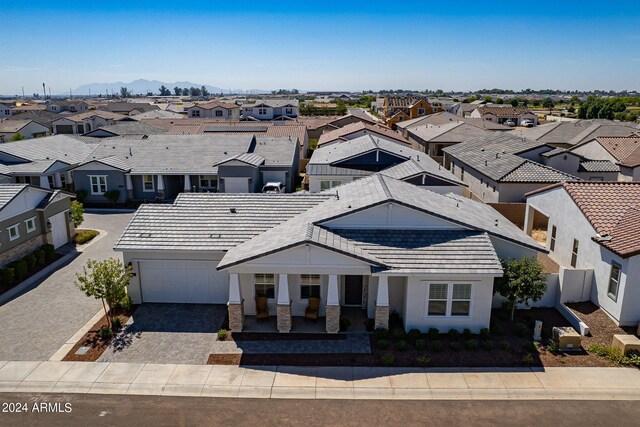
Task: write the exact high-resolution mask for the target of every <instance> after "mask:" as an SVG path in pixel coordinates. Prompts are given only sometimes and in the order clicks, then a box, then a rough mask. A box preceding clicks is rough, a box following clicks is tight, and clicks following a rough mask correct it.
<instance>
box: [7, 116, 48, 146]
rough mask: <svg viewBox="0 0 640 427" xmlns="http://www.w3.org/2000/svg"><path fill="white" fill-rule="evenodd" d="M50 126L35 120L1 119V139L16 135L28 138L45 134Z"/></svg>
mask: <svg viewBox="0 0 640 427" xmlns="http://www.w3.org/2000/svg"><path fill="white" fill-rule="evenodd" d="M48 132H49V128H47V127H46V126H44V125H41V124H40V123H38V122H36V121H34V120H28V119H27V120H0V141H1V140H4V141H9V140H10V139H11V138H12V137H13V136H15V135H18V134H20V135H22V136H24V137H25V138H26V139H31V138H38V137H40V136H45V135H46V134H47V133H48Z"/></svg>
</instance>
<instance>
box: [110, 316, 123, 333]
mask: <svg viewBox="0 0 640 427" xmlns="http://www.w3.org/2000/svg"><path fill="white" fill-rule="evenodd" d="M121 327H122V319H120V318H119V317H116V318H114V319H113V320H112V321H111V328H112V329H113V330H114V331H117V330H118V329H120V328H121Z"/></svg>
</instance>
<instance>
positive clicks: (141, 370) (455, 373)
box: [0, 362, 640, 400]
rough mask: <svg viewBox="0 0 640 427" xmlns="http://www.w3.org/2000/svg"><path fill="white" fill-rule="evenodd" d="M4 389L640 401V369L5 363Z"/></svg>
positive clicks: (0, 369) (1, 368)
mask: <svg viewBox="0 0 640 427" xmlns="http://www.w3.org/2000/svg"><path fill="white" fill-rule="evenodd" d="M0 392H38V393H49V392H52V393H98V394H147V395H168V396H203V397H205V396H210V397H252V398H296V399H403V400H406V399H464V400H468V399H526V400H531V399H570V400H599V399H607V400H611V399H620V400H622V399H630V400H640V370H637V369H629V368H546V369H542V368H534V369H526V368H518V369H420V368H365V367H354V368H350V367H288V366H260V367H256V366H254V367H251V366H241V367H238V366H222V365H215V366H212V365H176V364H166V365H162V364H149V363H147V364H144V363H99V362H95V363H90V362H0Z"/></svg>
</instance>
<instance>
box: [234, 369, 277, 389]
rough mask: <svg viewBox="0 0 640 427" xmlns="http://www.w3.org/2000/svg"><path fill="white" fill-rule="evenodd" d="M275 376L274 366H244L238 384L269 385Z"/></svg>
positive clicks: (250, 385) (244, 385)
mask: <svg viewBox="0 0 640 427" xmlns="http://www.w3.org/2000/svg"><path fill="white" fill-rule="evenodd" d="M275 377H276V367H275V366H260V367H252V368H249V367H246V368H245V370H244V374H243V375H242V382H241V383H240V384H241V385H242V386H243V387H247V386H248V387H271V386H272V385H273V381H274V379H275Z"/></svg>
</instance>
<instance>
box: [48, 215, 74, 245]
mask: <svg viewBox="0 0 640 427" xmlns="http://www.w3.org/2000/svg"><path fill="white" fill-rule="evenodd" d="M49 223H50V224H51V237H52V238H53V247H55V248H56V249H57V248H59V247H60V246H62V245H64V244H65V243H67V241H68V240H69V238H68V235H67V221H66V220H65V216H64V212H60V213H59V214H55V215H53V216H50V217H49Z"/></svg>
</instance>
